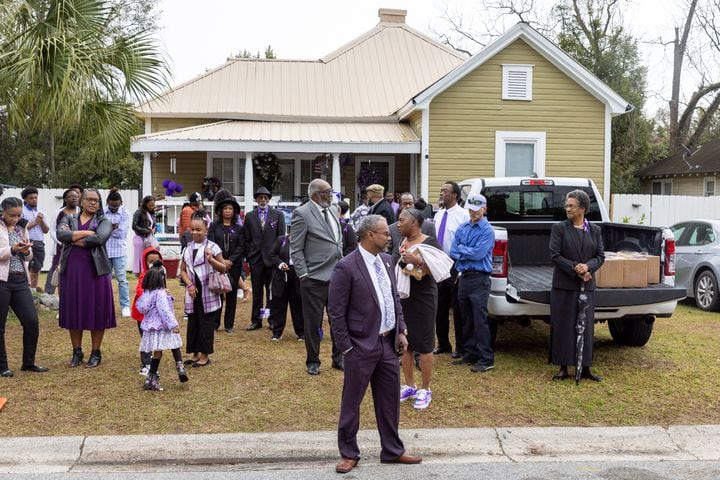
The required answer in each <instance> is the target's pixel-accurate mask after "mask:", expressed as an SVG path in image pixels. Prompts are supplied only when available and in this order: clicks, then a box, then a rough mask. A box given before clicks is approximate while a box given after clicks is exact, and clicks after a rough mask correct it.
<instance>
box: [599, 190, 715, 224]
mask: <svg viewBox="0 0 720 480" xmlns="http://www.w3.org/2000/svg"><path fill="white" fill-rule="evenodd" d="M611 212H612V214H611V216H612V221H613V222H619V223H622V222H623V219H627V220H628V223H634V224H639V223H642V224H643V225H652V226H655V227H669V226H670V225H673V224H675V223H678V222H682V221H686V220H692V219H695V218H705V219H718V218H720V196H714V197H693V196H685V195H628V194H613V195H612V207H611Z"/></svg>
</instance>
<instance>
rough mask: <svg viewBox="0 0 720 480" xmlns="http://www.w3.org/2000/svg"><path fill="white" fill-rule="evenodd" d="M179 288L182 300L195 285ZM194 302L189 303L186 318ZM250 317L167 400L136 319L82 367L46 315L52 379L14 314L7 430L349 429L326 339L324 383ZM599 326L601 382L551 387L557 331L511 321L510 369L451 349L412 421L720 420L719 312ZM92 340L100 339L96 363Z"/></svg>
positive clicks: (240, 318) (165, 374) (3, 426)
mask: <svg viewBox="0 0 720 480" xmlns="http://www.w3.org/2000/svg"><path fill="white" fill-rule="evenodd" d="M133 290H134V282H132V284H131V291H133ZM173 291H174V293H175V294H176V298H178V299H180V294H181V290H180V289H179V288H178V287H173ZM181 303H182V302H181V301H180V300H178V301H176V307H177V313H178V314H181V312H180V308H181ZM248 316H249V303H248V304H242V303H241V304H239V309H238V314H237V321H236V322H237V324H236V327H237V328H236V333H234V334H232V335H228V334H226V333H225V332H222V331H221V332H218V334H217V336H216V342H215V352H216V353H215V354H214V355H213V356H212V360H213V363H212V365H211V366H209V367H207V368H201V369H189V375H190V381H189V382H188V383H185V384H180V383H179V382H178V381H177V377H176V375H175V372H174V369H173V366H172V361H171V356H170V355H169V352H168V354H167V355H166V356H165V358H164V359H163V362H162V364H161V366H160V372H161V375H162V378H161V382H162V384H163V386H164V387H165V391H164V392H145V391H143V390H142V380H143V377H141V376H140V375H138V367H139V360H138V352H137V346H138V341H139V335H138V332H137V327H136V324H135V321H134V320H130V319H123V318H120V317H119V318H118V323H119V324H118V328H117V329H114V330H110V331H108V332H107V333H106V337H105V344H104V347H103V363H102V364H101V365H100V367H99V368H97V369H95V370H87V369H85V368H76V369H69V368H67V367H66V363H67V362H68V360H69V359H70V356H71V353H72V349H71V347H70V341H69V337H68V334H67V332H66V331H65V330H62V329H60V328H59V327H58V326H57V320H55V312H49V311H43V312H41V334H40V344H39V347H38V356H37V361H38V363H39V364H41V365H45V366H48V367H50V369H51V371H50V372H49V373H45V374H31V373H26V372H21V371H19V370H20V368H19V367H20V355H21V335H22V330H21V328H20V327H19V325H18V323H17V320H15V319H11V320H10V321H9V322H8V326H7V329H6V330H7V331H6V344H7V348H8V351H9V359H10V365H11V368H12V369H14V370H15V371H16V373H15V377H14V378H0V396H4V397H7V398H8V403H7V405H6V406H5V408H4V409H3V410H2V412H0V420H2V421H0V435H9V436H19V435H86V434H89V435H100V434H103V435H105V434H138V433H175V432H176V433H221V432H240V431H251V432H259V431H286V430H291V431H292V430H296V431H300V430H333V429H335V428H336V425H337V416H338V410H339V403H340V392H341V388H342V374H341V373H340V372H337V371H335V370H332V369H330V353H329V351H330V347H329V343H328V342H327V341H325V342H323V347H322V355H321V358H322V360H323V367H322V373H321V375H320V376H318V377H310V376H308V375H307V374H306V373H305V349H304V344H303V343H302V342H298V341H297V340H296V339H295V336H294V335H293V333H292V327H290V331H287V330H286V333H285V336H284V338H283V340H282V341H280V342H271V341H270V332H269V331H268V330H266V329H264V330H261V331H253V332H245V331H244V327H245V326H246V325H247V323H248ZM181 323H182V322H181ZM288 323H290V321H289V320H288ZM182 328H183V336H184V328H185V325H184V324H183V325H182ZM595 332H596V346H595V371H596V372H597V373H598V374H600V375H601V376H603V378H604V381H603V382H602V383H600V384H594V383H591V382H583V383H581V385H580V387H576V386H575V384H574V382H571V381H565V382H553V381H551V380H550V378H551V376H552V374H553V373H555V368H554V367H552V366H549V365H547V364H546V359H547V342H548V327H547V326H546V325H545V324H543V323H542V322H533V323H532V324H531V326H530V327H520V326H518V325H514V324H506V325H503V326H501V327H500V329H499V333H498V340H497V346H496V350H497V351H496V369H495V370H494V371H492V372H490V373H487V374H473V373H471V372H470V371H469V368H467V367H458V366H453V365H451V364H450V357H449V356H448V355H442V356H440V357H436V362H435V372H434V379H433V384H432V390H433V403H432V404H431V406H430V407H429V408H428V409H427V410H425V411H415V410H414V409H413V408H412V406H411V404H410V402H408V403H407V404H403V405H402V406H401V427H403V428H441V427H488V426H550V425H582V426H595V425H670V424H718V423H720V408H719V407H720V404H719V400H718V397H720V316H719V315H718V314H717V313H713V314H709V313H704V312H701V311H700V310H698V309H696V308H695V307H693V306H691V305H690V304H685V303H683V304H680V305H679V306H678V308H677V310H676V313H675V315H674V316H673V318H670V319H659V320H657V322H656V323H655V332H654V334H653V336H652V338H651V339H650V342H649V343H648V344H647V345H646V346H645V347H641V348H631V347H620V346H616V345H615V344H614V343H612V341H611V338H610V334H609V332H608V329H607V326H606V325H598V326H597V327H596V330H595ZM89 340H90V339H89V335H88V336H87V338H86V341H85V351H86V358H87V354H88V353H89V350H90V346H89ZM418 380H419V377H418ZM363 409H364V412H363V417H362V418H363V423H362V425H361V426H362V428H371V429H372V428H375V420H374V416H373V414H372V401H371V399H370V398H369V396H368V397H367V399H366V401H365V402H364V404H363Z"/></svg>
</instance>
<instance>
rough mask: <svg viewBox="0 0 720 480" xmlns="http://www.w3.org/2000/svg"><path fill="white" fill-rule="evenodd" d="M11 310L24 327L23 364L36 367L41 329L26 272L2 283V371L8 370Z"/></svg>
mask: <svg viewBox="0 0 720 480" xmlns="http://www.w3.org/2000/svg"><path fill="white" fill-rule="evenodd" d="M11 308H12V311H13V312H15V315H16V316H17V317H18V319H19V320H20V325H22V327H23V359H22V363H23V365H28V366H29V365H34V364H35V352H36V351H37V342H38V336H39V334H40V327H39V325H38V316H37V310H35V303H34V302H33V298H32V294H31V293H30V285H29V284H28V280H27V276H26V275H25V273H24V272H23V273H19V274H15V273H11V274H10V275H9V276H8V280H7V282H3V281H0V371H5V370H7V369H8V361H7V351H6V350H5V323H6V322H7V317H8V313H9V311H10V309H11Z"/></svg>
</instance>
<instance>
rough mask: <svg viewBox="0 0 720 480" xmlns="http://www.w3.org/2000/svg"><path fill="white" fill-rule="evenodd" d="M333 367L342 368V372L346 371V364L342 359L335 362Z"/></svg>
mask: <svg viewBox="0 0 720 480" xmlns="http://www.w3.org/2000/svg"><path fill="white" fill-rule="evenodd" d="M332 368H334V369H335V370H340V371H341V372H344V371H345V365H344V364H343V362H342V361H340V362H338V363H333V364H332Z"/></svg>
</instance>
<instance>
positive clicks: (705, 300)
mask: <svg viewBox="0 0 720 480" xmlns="http://www.w3.org/2000/svg"><path fill="white" fill-rule="evenodd" d="M694 293H695V303H696V304H697V306H698V308H699V309H700V310H704V311H706V312H709V311H714V310H717V309H718V302H720V295H718V284H717V278H715V274H713V272H711V271H710V270H703V271H702V272H701V273H700V275H698V277H697V279H696V280H695V290H694Z"/></svg>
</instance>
